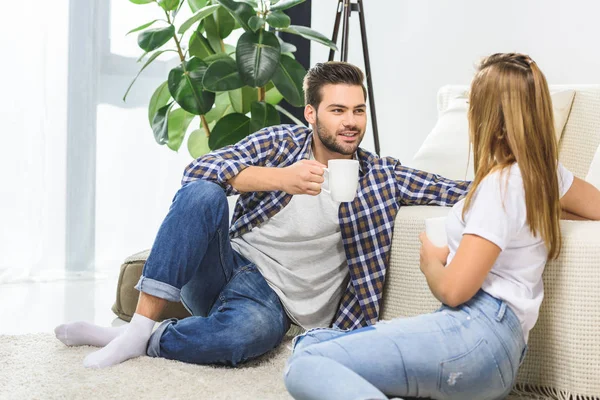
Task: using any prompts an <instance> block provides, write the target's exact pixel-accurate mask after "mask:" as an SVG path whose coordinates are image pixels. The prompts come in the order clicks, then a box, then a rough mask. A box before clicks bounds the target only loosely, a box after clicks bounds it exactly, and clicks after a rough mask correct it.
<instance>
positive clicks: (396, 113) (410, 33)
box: [311, 0, 600, 163]
mask: <svg viewBox="0 0 600 400" xmlns="http://www.w3.org/2000/svg"><path fill="white" fill-rule="evenodd" d="M363 2H364V4H365V16H366V24H367V35H368V40H369V47H370V48H369V50H370V55H371V69H372V73H373V88H374V91H375V93H374V94H375V96H374V97H375V100H376V106H377V117H378V123H379V136H380V141H381V149H382V154H383V155H390V156H394V157H397V158H399V159H400V160H401V161H402V162H404V163H410V160H411V159H412V157H413V156H414V154H415V153H416V151H417V150H418V148H419V146H420V145H421V143H422V142H423V140H424V139H425V137H426V135H427V134H428V133H429V131H430V130H431V128H432V127H433V126H434V124H435V121H436V119H437V111H436V101H435V99H436V97H435V96H436V92H437V90H438V88H439V87H440V86H443V85H444V84H468V83H469V82H470V80H471V77H472V75H473V72H474V65H475V63H476V62H477V61H478V60H479V59H480V58H481V57H482V56H485V55H489V54H491V53H496V52H510V51H517V52H523V53H527V54H529V55H530V56H531V57H532V58H533V59H534V60H536V62H537V63H538V65H539V66H540V68H541V69H542V71H544V73H545V75H546V78H547V79H548V82H549V83H550V84H569V83H600V51H599V49H600V47H599V42H600V24H599V23H598V20H599V18H600V2H598V1H593V0H569V1H564V0H505V1H502V2H500V1H482V0H452V1H445V0H364V1H363ZM337 3H338V1H337V0H313V2H312V27H313V28H314V29H316V30H318V31H320V32H322V33H324V34H326V35H327V36H330V35H331V33H332V30H333V22H334V17H335V8H336V5H337ZM350 22H351V24H350V40H349V58H348V61H350V62H352V63H355V64H357V65H358V66H360V67H362V68H364V63H363V58H362V50H361V41H360V36H359V24H358V15H357V14H356V13H353V15H352V17H351V20H350ZM340 35H341V33H340ZM338 44H339V42H338ZM327 57H328V50H327V49H326V48H325V47H324V46H320V45H313V46H312V51H311V60H312V62H313V63H316V62H319V61H325V60H327ZM336 59H337V58H336ZM368 129H369V130H368V133H367V135H366V139H365V141H364V142H363V143H364V147H366V148H368V149H371V150H372V149H373V145H372V139H371V136H370V125H369V128H368Z"/></svg>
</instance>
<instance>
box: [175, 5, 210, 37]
mask: <svg viewBox="0 0 600 400" xmlns="http://www.w3.org/2000/svg"><path fill="white" fill-rule="evenodd" d="M218 8H221V6H220V5H218V4H214V5H210V6H206V7H203V8H201V9H200V10H198V11H197V12H196V13H195V14H194V15H192V16H191V17H190V18H189V19H188V20H187V21H185V22H184V23H183V24H181V26H180V27H179V30H178V31H177V32H178V33H179V34H183V33H185V31H187V30H188V29H190V28H191V26H192V25H194V24H195V23H196V22H198V21H202V20H203V19H204V18H206V17H208V16H209V15H211V14H212V13H213V12H215V10H216V9H218Z"/></svg>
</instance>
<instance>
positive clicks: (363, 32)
mask: <svg viewBox="0 0 600 400" xmlns="http://www.w3.org/2000/svg"><path fill="white" fill-rule="evenodd" d="M358 5H359V7H360V9H359V10H358V16H359V19H360V36H361V38H362V47H363V56H364V58H365V70H366V71H365V72H366V74H367V90H368V93H369V107H370V108H371V123H372V126H373V142H374V143H375V153H377V155H380V147H379V132H378V130H377V113H376V112H375V98H374V97H373V80H372V78H371V62H370V59H369V45H368V44H367V28H366V25H365V12H364V11H365V9H364V7H363V0H358Z"/></svg>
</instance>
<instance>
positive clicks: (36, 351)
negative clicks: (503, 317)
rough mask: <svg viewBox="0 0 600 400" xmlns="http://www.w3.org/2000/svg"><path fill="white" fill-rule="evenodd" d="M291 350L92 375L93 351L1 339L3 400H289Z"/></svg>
mask: <svg viewBox="0 0 600 400" xmlns="http://www.w3.org/2000/svg"><path fill="white" fill-rule="evenodd" d="M289 344H290V342H289V340H288V341H286V342H284V343H283V344H282V345H281V346H280V347H279V348H278V349H276V350H274V351H273V352H271V353H269V354H267V355H265V356H264V357H261V358H260V359H257V360H255V361H252V362H250V363H248V364H245V365H244V366H242V367H239V368H227V367H207V366H197V365H190V364H185V363H181V362H177V361H170V360H164V359H159V358H150V357H140V358H137V359H134V360H130V361H127V362H125V363H123V364H121V365H117V366H115V367H111V368H107V369H102V370H89V369H86V368H84V367H83V366H82V361H83V358H84V357H85V356H86V355H87V354H88V353H90V352H92V351H94V350H95V348H93V347H88V346H84V347H66V346H64V345H63V344H62V343H60V342H59V341H58V340H56V339H55V338H54V335H52V334H34V335H20V336H6V335H1V336H0V399H2V400H5V399H6V400H8V399H19V400H22V399H43V400H46V399H69V400H71V399H117V398H118V399H131V400H133V399H140V398H143V399H167V398H168V399H210V400H221V399H223V400H224V399H236V400H239V399H252V400H254V399H257V400H270V399H278V400H279V399H286V400H289V399H291V397H290V396H289V395H288V394H287V393H286V390H285V387H284V385H283V380H282V378H281V375H282V371H283V366H284V364H285V360H286V359H287V357H288V356H289V354H290V350H289V348H288V346H289ZM519 399H521V400H522V399H523V398H519Z"/></svg>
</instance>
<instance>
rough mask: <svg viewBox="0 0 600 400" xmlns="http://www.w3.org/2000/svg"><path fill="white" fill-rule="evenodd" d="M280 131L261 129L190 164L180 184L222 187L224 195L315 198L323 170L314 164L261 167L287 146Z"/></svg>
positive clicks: (300, 163)
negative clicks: (205, 182)
mask: <svg viewBox="0 0 600 400" xmlns="http://www.w3.org/2000/svg"><path fill="white" fill-rule="evenodd" d="M283 129H284V128H281V127H269V128H265V129H263V130H260V131H258V132H256V133H254V134H252V135H250V136H248V137H246V138H244V139H242V140H241V141H239V142H238V143H236V144H234V145H231V146H227V147H224V148H222V149H218V150H215V151H212V152H210V153H208V154H206V155H204V156H202V157H200V158H198V159H196V160H194V161H193V162H192V163H191V164H190V165H188V167H187V168H186V169H185V172H184V175H183V179H182V182H181V183H182V184H186V183H188V182H192V181H195V180H197V179H204V180H208V181H211V182H214V183H217V184H219V185H220V186H222V187H223V188H224V189H225V193H226V194H227V195H233V194H239V193H241V192H259V191H274V190H282V191H285V192H286V193H289V194H311V195H317V194H319V193H320V191H321V183H322V182H323V168H324V167H325V166H324V165H322V164H320V163H318V162H317V161H309V160H302V161H300V162H297V163H295V164H293V165H290V166H289V167H285V168H277V167H265V165H266V164H267V163H268V161H271V160H270V158H271V157H272V154H274V153H277V152H279V151H280V150H281V148H280V146H284V145H285V144H286V143H289V141H286V140H283V138H284V135H286V131H284V130H283ZM288 154H289V152H288Z"/></svg>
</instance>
